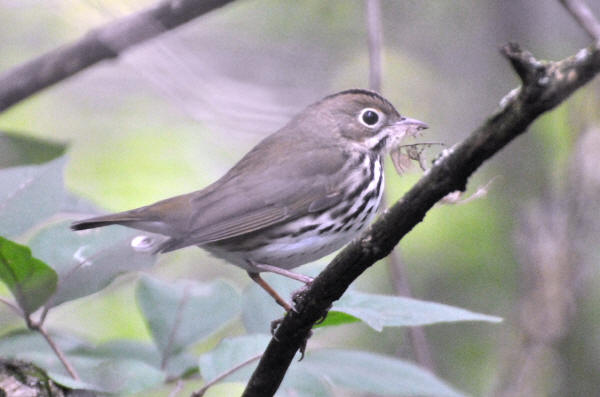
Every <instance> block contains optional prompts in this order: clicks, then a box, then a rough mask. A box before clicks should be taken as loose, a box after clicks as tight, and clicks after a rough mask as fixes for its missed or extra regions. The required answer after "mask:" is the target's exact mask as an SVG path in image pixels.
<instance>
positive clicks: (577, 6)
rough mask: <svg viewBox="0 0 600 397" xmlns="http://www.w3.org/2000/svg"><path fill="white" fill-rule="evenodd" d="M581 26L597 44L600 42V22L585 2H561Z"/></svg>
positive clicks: (578, 0)
mask: <svg viewBox="0 0 600 397" xmlns="http://www.w3.org/2000/svg"><path fill="white" fill-rule="evenodd" d="M560 2H561V3H562V5H563V6H565V8H566V9H567V10H568V11H569V12H570V13H571V15H573V17H574V18H575V19H576V20H577V22H578V23H579V25H581V27H582V28H583V30H585V31H586V32H587V34H589V35H590V37H591V38H592V39H593V40H594V41H597V42H600V22H599V21H598V19H597V18H596V17H595V16H594V13H592V10H590V8H589V7H588V6H587V4H585V2H584V1H583V0H560Z"/></svg>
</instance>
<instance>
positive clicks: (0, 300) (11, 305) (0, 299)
mask: <svg viewBox="0 0 600 397" xmlns="http://www.w3.org/2000/svg"><path fill="white" fill-rule="evenodd" d="M0 303H4V304H5V305H6V306H8V307H9V308H10V309H11V310H12V311H13V312H15V313H16V314H17V315H18V316H20V317H23V316H24V315H25V314H24V313H23V310H21V308H20V307H19V306H17V305H16V304H14V303H13V302H11V301H9V300H8V299H5V298H3V297H1V296H0Z"/></svg>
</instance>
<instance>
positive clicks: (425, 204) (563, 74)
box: [243, 44, 600, 397]
mask: <svg viewBox="0 0 600 397" xmlns="http://www.w3.org/2000/svg"><path fill="white" fill-rule="evenodd" d="M502 52H503V54H504V55H505V56H506V57H507V58H508V59H510V60H511V64H512V65H519V68H520V70H521V72H524V73H521V72H519V70H517V66H515V70H516V71H517V72H519V73H518V74H519V76H521V77H522V80H523V86H522V88H521V89H520V90H519V92H518V94H516V95H512V96H511V97H510V98H509V99H508V100H506V101H504V102H503V106H501V107H500V108H499V109H498V111H497V112H496V113H494V114H492V115H491V116H490V117H489V118H488V119H487V120H486V122H485V123H484V124H482V125H481V126H480V127H479V128H478V129H477V130H475V131H474V132H473V133H472V134H471V135H470V136H469V137H468V138H467V139H465V140H464V141H463V142H462V143H460V144H459V145H456V146H453V147H452V149H451V150H448V154H447V156H444V157H443V158H441V159H440V160H438V161H436V163H435V165H434V166H433V167H432V168H430V169H429V171H428V172H427V173H426V174H425V176H424V177H423V178H421V180H420V181H419V182H418V183H417V184H416V185H415V186H414V187H413V188H412V189H411V190H410V191H408V193H406V194H405V195H404V197H403V198H402V199H401V200H400V201H398V202H397V203H396V204H394V205H393V206H392V207H391V208H390V209H389V210H387V211H386V213H385V214H383V216H381V217H380V218H379V219H378V220H377V221H376V222H375V223H374V224H373V225H372V226H371V227H370V228H369V229H368V230H367V232H366V233H365V234H364V235H363V236H362V237H361V238H360V239H358V240H355V241H353V242H352V243H350V244H349V245H348V246H346V248H345V249H343V250H342V252H340V253H339V254H338V255H337V256H336V257H335V258H334V259H333V261H332V262H331V263H330V264H329V265H328V266H327V267H326V268H325V269H324V270H323V271H322V272H321V273H320V274H319V275H318V276H317V277H316V278H315V280H314V282H313V283H312V285H311V286H310V287H309V288H308V289H307V290H306V292H305V294H303V295H302V296H301V297H300V298H299V299H298V300H297V302H296V306H295V308H296V311H292V312H290V313H288V315H286V316H285V318H284V319H283V321H282V322H281V324H280V326H279V328H277V331H276V332H275V336H274V337H273V339H271V342H270V343H269V345H268V347H267V349H266V350H265V352H264V355H263V357H262V359H261V360H260V362H259V364H258V366H257V368H256V370H255V371H254V373H253V374H252V377H251V378H250V381H249V382H248V385H247V386H246V390H245V391H244V394H243V397H269V396H272V395H273V394H274V393H275V392H276V391H277V388H278V387H279V385H280V383H281V381H282V379H283V376H284V375H285V373H286V371H287V369H288V367H289V365H290V363H291V361H292V360H293V358H294V355H295V354H296V352H297V350H298V348H299V347H300V346H302V345H303V343H305V340H306V338H307V337H308V335H309V333H310V331H311V328H312V326H313V324H315V323H316V322H317V321H318V320H319V319H320V318H321V317H322V316H323V315H324V313H326V311H327V309H328V308H329V307H330V305H331V304H332V303H333V302H334V301H335V300H337V299H339V298H340V297H341V296H342V294H343V293H344V292H345V291H346V289H347V288H348V287H349V286H350V284H351V283H352V282H353V281H354V280H355V279H356V278H357V277H358V276H360V275H361V274H362V273H363V272H364V271H365V270H366V269H367V268H368V267H369V266H371V265H372V264H373V263H375V262H376V261H378V260H379V259H382V258H384V257H385V256H387V255H388V254H389V253H390V252H391V250H392V249H393V248H394V246H395V245H396V244H397V243H398V242H399V241H400V239H401V238H402V237H404V236H405V235H406V234H407V233H408V232H409V231H410V230H411V229H412V228H413V227H414V226H415V225H416V224H418V223H419V222H421V221H422V220H423V218H424V216H425V214H426V213H427V211H429V209H431V208H432V207H433V206H434V205H435V203H436V202H438V201H439V200H441V199H442V198H443V197H444V196H446V195H447V194H448V193H450V192H453V191H455V190H465V189H466V185H467V180H468V178H469V177H470V176H471V174H473V173H474V172H475V171H476V170H477V169H478V168H479V167H480V166H481V165H482V164H483V162H484V161H486V160H488V159H489V158H491V157H492V156H493V155H494V154H496V153H497V152H498V151H500V150H501V149H502V148H504V147H505V146H506V145H507V144H508V143H509V142H510V141H512V140H513V139H515V138H516V137H517V136H519V135H521V134H522V133H524V132H525V131H526V129H527V127H528V126H529V124H531V123H532V122H533V121H534V120H535V119H536V118H538V117H539V116H540V115H541V114H542V113H544V112H546V111H548V110H550V109H552V108H554V107H555V106H557V105H558V104H559V103H561V102H562V101H564V100H565V99H566V98H567V97H568V96H569V95H571V94H572V93H573V92H574V91H575V90H577V89H578V88H579V87H581V86H582V85H584V84H585V83H587V82H589V81H590V80H591V79H592V78H593V77H594V76H595V75H596V74H598V73H599V72H600V48H597V47H596V46H594V45H593V46H590V47H588V48H585V49H583V50H581V51H579V52H578V54H577V55H574V56H571V57H568V58H566V59H563V60H561V61H559V62H548V63H545V64H542V63H541V62H539V61H537V60H536V59H535V58H533V56H531V54H529V53H527V52H524V51H521V50H520V48H519V46H518V45H516V44H512V45H510V46H506V47H504V49H503V51H502ZM532 71H533V72H534V73H532ZM532 75H535V76H538V77H539V78H537V79H531V78H527V76H532Z"/></svg>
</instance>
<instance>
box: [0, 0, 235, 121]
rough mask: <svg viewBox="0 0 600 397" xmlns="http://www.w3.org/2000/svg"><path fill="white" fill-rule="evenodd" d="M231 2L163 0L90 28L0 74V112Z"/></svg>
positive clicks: (217, 0) (228, 0)
mask: <svg viewBox="0 0 600 397" xmlns="http://www.w3.org/2000/svg"><path fill="white" fill-rule="evenodd" d="M232 1H233V0H163V1H160V2H158V3H157V4H155V5H153V6H151V7H149V8H147V9H144V10H142V11H138V12H136V13H134V14H131V15H128V16H125V17H123V18H119V19H116V20H114V21H112V22H109V23H107V24H106V25H104V26H101V27H99V28H96V29H93V30H91V31H89V32H88V33H86V34H85V35H83V37H81V38H80V39H79V40H77V41H75V42H73V43H71V44H68V45H65V46H62V47H59V48H57V49H55V50H52V51H50V52H48V53H46V54H44V55H42V56H40V57H38V58H36V59H33V60H31V61H29V62H27V63H25V64H22V65H19V66H17V67H15V68H13V69H10V70H8V71H6V72H4V73H3V74H1V75H0V112H2V111H4V110H6V109H8V108H9V107H11V106H12V105H14V104H16V103H17V102H19V101H21V100H23V99H25V98H27V97H29V96H31V95H33V94H35V93H37V92H38V91H41V90H42V89H44V88H46V87H48V86H51V85H52V84H54V83H57V82H59V81H61V80H64V79H66V78H67V77H70V76H72V75H74V74H76V73H78V72H80V71H82V70H84V69H86V68H87V67H89V66H92V65H94V64H96V63H98V62H100V61H103V60H105V59H113V58H117V57H118V56H119V55H121V54H122V53H123V52H124V51H125V50H127V49H128V48H129V47H132V46H134V45H136V44H139V43H141V42H143V41H146V40H149V39H152V38H154V37H156V36H158V35H159V34H161V33H164V32H167V31H169V30H171V29H174V28H176V27H178V26H180V25H183V24H184V23H186V22H189V21H191V20H192V19H194V18H196V17H198V16H200V15H202V14H205V13H207V12H209V11H212V10H214V9H215V8H218V7H221V6H223V5H225V4H227V3H230V2H232Z"/></svg>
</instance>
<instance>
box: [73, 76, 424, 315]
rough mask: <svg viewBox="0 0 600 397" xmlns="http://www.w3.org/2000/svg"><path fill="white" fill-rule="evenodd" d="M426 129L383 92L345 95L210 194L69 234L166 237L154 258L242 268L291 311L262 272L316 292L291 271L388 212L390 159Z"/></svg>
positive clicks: (87, 224) (331, 99) (329, 100)
mask: <svg viewBox="0 0 600 397" xmlns="http://www.w3.org/2000/svg"><path fill="white" fill-rule="evenodd" d="M426 128H428V126H427V124H425V123H423V122H421V121H419V120H415V119H411V118H408V117H404V116H402V115H400V113H399V112H398V111H397V110H396V108H395V107H394V106H393V105H392V104H391V103H390V101H388V100H387V99H385V98H384V97H383V96H382V95H380V94H379V93H377V92H374V91H370V90H365V89H358V88H356V89H349V90H345V91H341V92H337V93H335V94H332V95H329V96H326V97H324V98H323V99H321V100H319V101H317V102H315V103H313V104H311V105H309V106H308V107H306V108H305V109H304V110H303V111H301V112H300V113H298V114H297V115H296V116H294V117H293V118H291V120H290V121H289V122H288V123H287V124H286V125H284V126H283V127H282V128H281V129H279V130H278V131H276V132H274V133H272V134H271V135H268V136H267V137H266V138H264V139H263V140H262V141H260V142H259V143H258V144H257V145H256V146H255V147H254V148H253V149H251V150H250V151H249V152H248V153H247V154H246V155H245V156H243V157H242V159H241V160H239V162H237V163H236V164H235V165H234V166H233V167H232V168H231V169H230V170H229V171H227V172H226V173H225V174H224V175H223V176H222V177H221V178H219V179H218V180H217V181H215V182H214V183H212V184H210V185H209V186H207V187H205V188H203V189H200V190H197V191H194V192H191V193H187V194H182V195H178V196H175V197H171V198H167V199H164V200H161V201H158V202H156V203H154V204H150V205H146V206H143V207H140V208H135V209H132V210H129V211H124V212H118V213H114V214H109V215H102V216H97V217H93V218H89V219H84V220H79V221H76V222H73V223H72V224H71V228H72V229H73V230H83V229H91V228H97V227H102V226H108V225H114V224H116V225H122V226H127V227H130V228H134V229H138V230H142V231H146V232H151V233H158V234H161V235H164V236H166V239H165V240H164V241H163V242H161V243H160V244H157V247H155V248H154V250H153V252H154V253H167V252H170V251H174V250H177V249H181V248H184V247H188V246H198V247H200V248H203V249H205V250H206V251H208V252H209V253H211V254H212V255H214V256H216V257H218V258H221V259H224V260H225V261H226V262H229V263H231V264H233V265H237V266H239V267H240V268H242V269H244V270H245V271H246V272H247V273H248V275H249V276H250V278H251V279H252V280H253V281H254V282H256V283H257V284H258V285H260V286H261V287H262V288H263V289H264V290H265V291H266V292H267V293H268V294H269V295H271V296H272V297H273V298H274V299H275V301H276V302H277V303H278V304H279V305H281V306H282V307H283V308H284V309H285V310H286V311H289V310H292V306H291V305H290V304H289V303H288V302H287V301H286V300H285V299H283V298H282V297H281V296H280V295H279V294H278V293H277V292H276V291H275V290H274V289H273V288H272V287H271V286H270V285H269V284H267V283H266V281H265V280H264V279H263V278H262V277H261V276H260V273H261V272H274V273H278V274H280V275H283V276H286V277H290V278H292V279H295V280H298V281H301V282H303V283H305V284H310V283H311V282H312V278H311V277H308V276H305V275H302V274H299V273H295V272H293V271H292V270H291V269H294V268H295V267H298V266H300V265H303V264H306V263H309V262H312V261H315V260H317V259H320V258H322V257H323V256H325V255H328V254H330V253H332V252H334V251H336V250H338V249H340V248H341V247H343V246H344V245H346V244H347V243H349V242H350V241H351V240H352V239H354V238H356V237H357V236H359V235H360V234H361V232H362V231H363V230H365V228H366V227H367V226H368V225H369V224H370V222H371V221H372V220H373V219H374V217H375V215H376V213H377V211H378V209H379V207H380V204H381V198H382V195H383V185H384V170H383V158H384V156H385V154H386V153H389V152H390V150H392V149H393V148H397V147H398V146H399V145H400V144H401V142H402V140H403V139H404V138H405V137H407V136H416V135H417V133H418V132H419V131H421V130H423V129H426Z"/></svg>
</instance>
